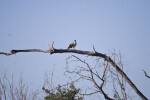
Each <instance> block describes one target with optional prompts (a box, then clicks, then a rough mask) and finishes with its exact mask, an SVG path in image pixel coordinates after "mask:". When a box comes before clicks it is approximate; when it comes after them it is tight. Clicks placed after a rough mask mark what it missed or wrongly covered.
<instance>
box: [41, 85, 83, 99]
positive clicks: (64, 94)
mask: <svg viewBox="0 0 150 100" xmlns="http://www.w3.org/2000/svg"><path fill="white" fill-rule="evenodd" d="M42 89H43V90H44V91H45V93H46V94H48V96H46V97H45V100H79V99H80V100H82V98H81V97H78V98H77V99H75V98H76V95H77V94H78V93H79V91H80V89H76V88H75V86H74V84H73V83H72V84H70V86H69V88H67V89H66V88H62V87H61V86H60V85H58V87H57V91H56V92H55V93H51V92H50V90H48V89H45V88H44V87H43V88H42Z"/></svg>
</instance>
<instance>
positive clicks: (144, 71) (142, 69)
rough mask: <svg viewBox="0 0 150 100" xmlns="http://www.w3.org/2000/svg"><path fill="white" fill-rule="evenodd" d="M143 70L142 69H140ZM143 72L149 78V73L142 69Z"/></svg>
mask: <svg viewBox="0 0 150 100" xmlns="http://www.w3.org/2000/svg"><path fill="white" fill-rule="evenodd" d="M142 70H143V69H142ZM143 72H144V75H145V76H146V77H147V78H150V76H149V75H147V73H146V71H145V70H143Z"/></svg>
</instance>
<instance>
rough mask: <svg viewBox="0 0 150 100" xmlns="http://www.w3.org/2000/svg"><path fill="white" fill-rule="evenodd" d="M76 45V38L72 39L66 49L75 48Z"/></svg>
mask: <svg viewBox="0 0 150 100" xmlns="http://www.w3.org/2000/svg"><path fill="white" fill-rule="evenodd" d="M76 45H77V42H76V40H74V41H73V42H72V43H71V44H70V45H69V47H68V49H69V48H75V46H76Z"/></svg>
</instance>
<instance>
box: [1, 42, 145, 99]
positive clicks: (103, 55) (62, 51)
mask: <svg viewBox="0 0 150 100" xmlns="http://www.w3.org/2000/svg"><path fill="white" fill-rule="evenodd" d="M53 44H54V43H53ZM53 44H52V47H50V50H40V49H26V50H11V52H10V53H4V52H0V54H3V55H6V56H8V55H12V54H16V53H18V52H43V53H50V54H55V53H76V54H82V55H88V56H96V57H101V58H103V59H104V60H105V61H107V62H109V63H110V64H111V65H112V66H113V67H114V68H115V69H116V71H117V72H119V73H120V74H121V75H122V77H123V78H124V79H125V80H126V81H127V82H128V84H129V85H130V86H131V87H132V89H133V90H134V91H135V92H136V93H137V94H138V95H139V96H140V97H141V99H143V100H148V99H147V98H146V97H145V96H144V95H143V94H142V93H141V92H140V90H139V89H138V88H137V87H136V86H135V85H134V83H133V82H132V81H131V80H130V79H129V77H128V76H127V75H126V74H125V73H124V72H123V71H122V70H121V69H120V68H119V66H118V65H117V64H116V63H115V62H114V61H113V60H112V59H111V58H110V57H109V56H106V54H102V53H99V52H96V50H94V51H82V50H75V49H55V48H54V47H53Z"/></svg>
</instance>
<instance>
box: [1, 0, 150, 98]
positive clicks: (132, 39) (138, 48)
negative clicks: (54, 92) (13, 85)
mask: <svg viewBox="0 0 150 100" xmlns="http://www.w3.org/2000/svg"><path fill="white" fill-rule="evenodd" d="M75 39H76V40H77V43H78V44H77V47H76V49H81V50H92V46H93V45H94V46H95V49H96V50H97V51H98V52H101V53H108V52H109V50H110V51H113V50H114V49H116V50H120V51H121V53H122V55H123V62H124V64H125V67H126V68H127V71H126V73H127V75H128V76H129V78H130V79H131V80H132V81H133V82H134V83H135V85H136V86H137V87H138V88H139V89H140V90H141V91H142V92H143V94H144V95H145V96H147V97H148V98H149V99H150V95H149V93H150V86H149V84H150V80H149V79H147V78H146V77H145V76H144V74H143V72H142V71H141V69H145V70H146V71H147V73H148V74H149V75H150V60H149V55H150V46H149V43H150V1H149V0H0V51H1V52H10V50H12V49H32V48H33V49H36V48H37V49H48V43H51V42H52V41H54V42H55V44H54V46H55V48H67V47H68V45H69V43H70V42H72V41H73V40H75ZM68 55H70V54H54V55H49V54H44V53H18V54H16V55H12V56H4V55H0V70H7V72H8V73H9V75H11V74H13V75H14V76H15V80H16V81H17V79H18V78H19V75H20V74H21V73H22V74H23V78H24V80H25V81H26V82H28V83H29V84H32V85H33V86H35V87H34V88H36V87H38V88H40V87H41V86H42V85H43V81H44V73H45V72H46V70H47V71H48V72H51V71H52V70H53V68H54V66H55V74H54V75H55V83H56V84H59V83H60V84H63V83H65V82H64V81H63V78H62V77H63V72H64V68H65V66H66V64H65V59H66V58H67V56H68Z"/></svg>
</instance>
